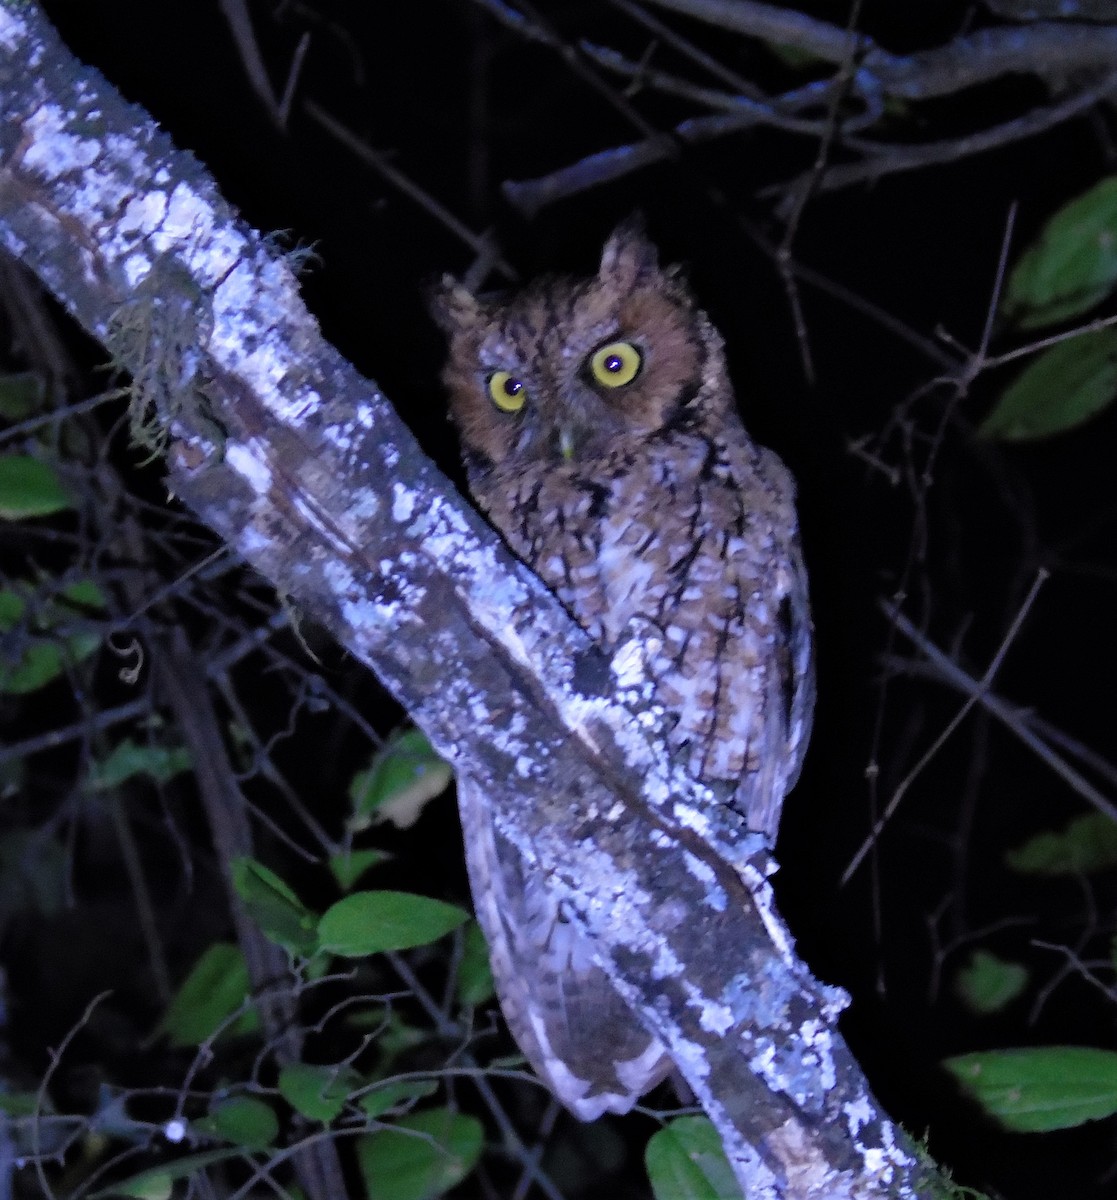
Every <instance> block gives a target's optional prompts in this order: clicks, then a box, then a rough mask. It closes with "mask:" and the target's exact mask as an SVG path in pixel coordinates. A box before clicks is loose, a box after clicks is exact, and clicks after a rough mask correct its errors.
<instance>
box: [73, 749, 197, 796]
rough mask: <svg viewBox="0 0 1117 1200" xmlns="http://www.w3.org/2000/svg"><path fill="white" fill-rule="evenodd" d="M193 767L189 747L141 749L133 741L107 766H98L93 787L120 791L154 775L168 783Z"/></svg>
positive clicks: (115, 752)
mask: <svg viewBox="0 0 1117 1200" xmlns="http://www.w3.org/2000/svg"><path fill="white" fill-rule="evenodd" d="M192 765H193V760H192V759H191V757H190V751H189V750H187V749H186V747H185V746H141V745H139V744H138V743H136V742H134V741H133V740H132V739H131V738H125V739H124V741H123V742H121V743H120V745H118V746H117V747H116V749H115V750H113V751H112V753H111V754H110V755H109V756H108V758H106V759H105V760H104V761H103V762H95V763H94V764H93V767H92V769H91V770H90V772H89V786H90V787H91V788H93V789H94V790H96V791H104V790H106V789H107V788H114V787H118V786H119V785H120V784H122V783H123V782H124V781H125V780H126V779H131V778H132V777H133V776H134V775H150V776H151V778H152V779H154V780H155V781H156V782H157V783H166V782H167V781H168V780H170V779H173V778H174V777H175V776H176V775H178V774H180V773H181V772H182V771H189V770H190V768H191V766H192Z"/></svg>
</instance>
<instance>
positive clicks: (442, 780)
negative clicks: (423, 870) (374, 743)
mask: <svg viewBox="0 0 1117 1200" xmlns="http://www.w3.org/2000/svg"><path fill="white" fill-rule="evenodd" d="M452 777H453V772H452V771H451V770H450V767H449V765H448V764H447V763H446V762H444V761H443V760H442V759H441V758H439V757H438V755H437V754H436V753H435V752H434V750H433V749H432V748H431V744H430V742H428V741H427V739H426V735H425V734H424V733H423V732H422V731H421V730H419V729H409V730H407V731H406V732H405V733H401V734H397V735H396V736H395V737H393V738H392V739H391V740H390V741H389V742H388V744H387V745H386V746H384V748H383V749H382V750H379V751H378V752H377V753H376V754H375V755H374V756H373V759H372V763H371V765H370V766H369V768H368V770H366V771H361V772H359V773H358V774H356V775H354V777H353V781H352V783H350V785H349V800H350V802H351V803H352V805H353V815H352V817H350V819H349V826H350V828H351V829H365V828H367V827H368V826H369V825H370V824H372V823H373V822H376V821H391V822H393V824H395V825H397V826H398V827H399V828H400V829H406V828H408V826H411V825H414V824H415V822H416V821H417V820H418V819H419V814H420V813H421V812H422V811H423V808H424V806H425V805H426V803H427V802H428V801H429V800H433V799H434V797H435V796H438V795H441V794H442V792H443V791H445V790H446V785H447V784H448V783H449V782H450V780H451V778H452Z"/></svg>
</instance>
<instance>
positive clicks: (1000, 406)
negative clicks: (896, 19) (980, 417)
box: [977, 329, 1117, 441]
mask: <svg viewBox="0 0 1117 1200" xmlns="http://www.w3.org/2000/svg"><path fill="white" fill-rule="evenodd" d="M1115 395H1117V329H1099V330H1096V331H1095V332H1093V333H1082V334H1079V335H1078V336H1077V337H1073V338H1067V340H1066V341H1063V342H1057V343H1056V344H1055V345H1054V346H1051V347H1050V348H1049V349H1047V350H1045V351H1044V352H1043V353H1042V354H1040V355H1039V357H1038V358H1036V359H1034V360H1033V361H1032V362H1031V363H1030V364H1029V365H1028V366H1027V367H1025V368H1024V370H1023V371H1021V372H1020V374H1019V375H1018V376H1017V377H1016V379H1015V380H1013V382H1012V383H1010V384H1009V385H1008V387H1007V388H1005V390H1004V391H1003V392H1002V393H1001V398H1000V399H999V400H998V401H997V404H996V406H995V407H994V409H993V411H992V412H991V413H990V414H989V415H988V416H987V417H986V418H985V420H984V421H983V422H982V423H981V425H980V426H979V427H978V430H977V432H978V435H979V436H980V437H989V438H1003V439H1005V440H1006V441H1023V440H1026V439H1028V438H1040V437H1048V436H1050V435H1051V434H1053V433H1062V432H1063V431H1064V430H1067V429H1073V428H1074V427H1075V426H1076V425H1081V424H1082V422H1083V421H1086V420H1088V419H1089V418H1090V417H1092V416H1094V415H1095V414H1096V413H1098V412H1100V411H1101V410H1102V409H1103V408H1105V406H1106V405H1107V404H1109V403H1110V402H1111V401H1112V400H1113V397H1114V396H1115Z"/></svg>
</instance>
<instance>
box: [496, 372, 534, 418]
mask: <svg viewBox="0 0 1117 1200" xmlns="http://www.w3.org/2000/svg"><path fill="white" fill-rule="evenodd" d="M489 399H490V400H491V401H492V402H493V403H494V404H495V405H496V406H497V408H499V409H500V411H501V412H506V413H514V412H519V411H520V409H521V408H523V406H524V404H525V403H526V402H527V388H526V387H524V385H523V383H522V381H521V380H519V379H517V378H516V377H515V375H513V374H512V372H511V371H494V372H493V373H492V374H491V375H490V376H489Z"/></svg>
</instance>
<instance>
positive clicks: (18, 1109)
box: [0, 1091, 49, 1117]
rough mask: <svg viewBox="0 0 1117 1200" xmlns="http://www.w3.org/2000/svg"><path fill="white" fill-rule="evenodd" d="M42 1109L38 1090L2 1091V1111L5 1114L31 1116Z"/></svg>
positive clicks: (0, 1101)
mask: <svg viewBox="0 0 1117 1200" xmlns="http://www.w3.org/2000/svg"><path fill="white" fill-rule="evenodd" d="M40 1111H43V1110H41V1109H40V1107H39V1093H38V1092H5V1091H0V1113H4V1115H5V1116H9V1117H29V1116H31V1115H32V1114H33V1113H36V1112H40ZM48 1111H49V1110H48Z"/></svg>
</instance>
